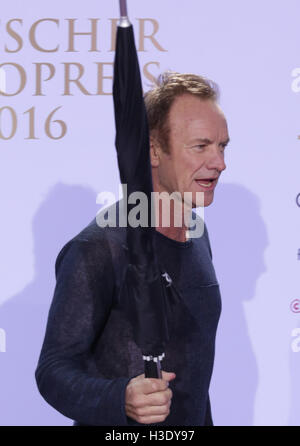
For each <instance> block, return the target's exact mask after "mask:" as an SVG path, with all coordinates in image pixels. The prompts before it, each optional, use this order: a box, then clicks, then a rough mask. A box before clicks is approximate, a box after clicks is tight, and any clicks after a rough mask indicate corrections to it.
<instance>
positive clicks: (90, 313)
mask: <svg viewBox="0 0 300 446" xmlns="http://www.w3.org/2000/svg"><path fill="white" fill-rule="evenodd" d="M118 203H119V202H118ZM118 203H117V209H118ZM124 244H126V228H122V227H106V228H100V227H99V226H98V225H97V221H96V218H95V219H94V220H93V221H92V222H91V223H90V224H89V225H88V226H87V227H86V228H84V229H83V230H82V231H81V232H80V233H79V234H77V235H76V236H75V237H74V238H72V239H71V240H69V241H68V243H66V244H65V245H64V247H63V248H62V249H61V251H60V252H59V254H58V256H57V259H56V264H55V273H56V287H55V291H54V296H53V300H52V303H51V307H50V310H49V315H48V321H47V327H46V333H45V338H44V342H43V346H42V350H41V353H40V358H39V361H38V365H37V368H36V372H35V377H36V382H37V385H38V388H39V391H40V393H41V395H42V396H43V397H44V399H45V400H46V401H47V402H48V403H49V404H50V405H51V406H53V407H54V408H55V409H56V410H58V411H59V412H61V413H62V414H63V415H65V416H67V417H69V418H71V419H72V420H74V425H106V426H132V425H137V426H138V425H141V424H140V423H138V422H136V421H134V420H133V419H131V418H129V417H127V415H126V413H125V390H126V386H127V384H128V383H129V381H130V379H132V378H133V377H135V376H137V375H139V374H141V373H144V363H143V360H142V355H141V351H140V349H139V348H138V346H137V345H136V343H135V342H134V340H133V335H132V329H131V326H130V324H129V322H128V321H127V320H126V318H125V317H124V315H123V313H122V311H121V309H120V299H121V296H120V287H121V282H122V277H123V272H124V268H125V267H126V256H125V250H124V247H123V245H124ZM155 246H156V248H157V255H158V260H159V262H161V263H162V264H163V265H164V267H165V269H166V270H167V272H168V274H169V275H170V277H171V278H172V280H174V283H175V284H176V286H177V288H178V289H179V291H180V292H181V295H182V300H181V301H180V303H179V304H177V305H176V308H175V311H174V313H173V316H172V320H171V321H170V326H171V327H172V328H171V329H172V331H171V337H170V341H169V343H168V345H167V348H166V350H165V358H164V360H163V361H162V369H163V370H165V371H169V372H175V373H176V378H175V379H174V380H173V381H171V382H170V388H171V389H172V392H173V397H172V403H171V409H170V414H169V415H168V417H167V418H166V419H165V421H164V422H161V423H156V424H155V425H166V426H184V425H187V426H188V425H189V426H202V425H213V421H212V416H211V408H210V399H209V384H210V380H211V375H212V370H213V362H214V352H215V336H216V330H217V325H218V320H219V316H220V313H221V296H220V291H219V284H218V282H217V279H216V275H215V271H214V267H213V264H212V255H211V248H210V244H209V238H208V233H207V228H206V226H205V230H204V234H203V236H202V237H200V238H191V239H189V240H188V241H186V242H178V241H176V240H173V239H170V238H168V237H166V236H165V235H163V234H161V233H160V232H158V231H155Z"/></svg>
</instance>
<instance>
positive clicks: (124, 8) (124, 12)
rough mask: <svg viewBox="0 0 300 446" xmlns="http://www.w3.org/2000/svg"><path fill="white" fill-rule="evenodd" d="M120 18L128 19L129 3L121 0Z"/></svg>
mask: <svg viewBox="0 0 300 446" xmlns="http://www.w3.org/2000/svg"><path fill="white" fill-rule="evenodd" d="M120 16H121V17H127V1H126V0H120Z"/></svg>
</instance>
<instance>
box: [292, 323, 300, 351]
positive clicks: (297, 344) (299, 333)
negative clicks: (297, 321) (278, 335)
mask: <svg viewBox="0 0 300 446" xmlns="http://www.w3.org/2000/svg"><path fill="white" fill-rule="evenodd" d="M291 335H292V338H294V339H293V340H292V342H291V348H292V351H293V352H294V353H299V352H300V328H299V327H296V328H293V330H292V333H291Z"/></svg>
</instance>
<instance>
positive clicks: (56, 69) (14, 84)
mask: <svg viewBox="0 0 300 446" xmlns="http://www.w3.org/2000/svg"><path fill="white" fill-rule="evenodd" d="M118 20H119V19H115V18H112V19H107V20H102V19H100V18H90V19H77V18H64V19H62V18H40V19H39V20H36V21H35V22H33V23H28V22H27V21H26V20H25V19H24V20H23V19H22V18H13V19H11V20H9V21H8V22H7V23H1V28H0V33H2V34H3V35H1V34H0V42H1V45H2V48H1V53H2V60H1V63H0V96H4V98H6V101H7V103H6V104H5V103H3V98H2V100H1V107H0V139H2V140H11V139H13V138H14V137H15V136H16V135H18V133H19V132H21V131H22V132H25V137H24V139H25V140H40V139H41V138H43V137H47V138H49V139H51V140H54V141H55V140H61V139H62V138H64V137H65V136H66V135H67V134H68V132H69V123H67V122H66V119H65V118H66V117H65V116H64V109H63V105H62V104H61V103H62V102H64V103H66V101H67V100H68V98H69V97H73V96H74V95H84V96H87V97H90V96H106V95H111V94H112V83H113V61H112V60H113V53H114V51H115V44H116V29H117V23H118ZM133 25H134V28H135V38H136V46H137V51H138V52H141V53H147V52H148V51H149V49H151V51H152V52H153V51H154V52H160V53H162V52H166V51H167V50H166V49H165V48H164V47H163V46H162V43H161V42H160V38H159V35H158V34H159V33H158V31H159V22H158V21H157V20H156V19H154V18H137V19H135V20H134V21H133ZM45 35H47V38H46V39H45V37H44V36H45ZM61 36H62V37H61ZM104 42H106V43H104ZM24 47H26V48H27V50H28V48H29V49H30V51H32V52H33V53H34V55H33V56H32V60H28V57H24ZM83 53H85V55H86V53H88V54H89V55H90V56H91V57H90V60H91V62H90V63H89V64H86V63H85V64H84V63H82V60H81V58H82V54H83ZM57 54H59V55H61V56H62V59H61V61H60V62H59V63H54V61H53V56H54V55H55V56H56V55H57ZM105 54H106V55H107V58H106V56H105ZM4 55H7V61H5V60H3V57H4ZM12 57H13V62H12V61H11V59H12ZM72 58H73V60H72ZM30 59H31V58H30ZM64 59H65V60H64ZM105 59H106V60H105ZM108 59H110V60H108ZM151 59H152V60H148V61H146V62H143V64H142V66H141V75H142V76H143V78H144V80H145V81H146V82H148V83H149V82H150V83H153V81H154V79H155V77H156V76H157V74H158V72H159V70H160V63H159V62H158V61H157V60H153V56H151ZM5 72H6V88H3V87H4V85H5V80H4V81H3V76H5V74H3V73H5ZM1 73H2V80H1ZM32 80H33V82H32ZM56 80H59V84H58V85H59V86H58V89H57V92H54V93H53V90H52V89H51V88H50V87H51V83H53V81H56ZM53 85H56V83H55V84H53ZM22 94H23V95H25V97H26V100H24V103H25V101H27V98H28V94H29V95H32V97H33V99H32V101H31V102H32V103H27V105H25V106H24V109H19V108H17V107H12V106H10V105H9V102H8V101H9V99H11V98H14V97H15V96H18V95H22ZM56 94H57V97H58V98H59V100H58V103H57V104H56V105H55V106H53V107H52V109H49V110H48V111H47V110H46V112H44V111H43V112H41V98H45V97H47V96H49V95H51V99H53V98H55V95H56ZM36 98H37V99H36ZM87 107H88V105H87ZM24 128H25V130H24Z"/></svg>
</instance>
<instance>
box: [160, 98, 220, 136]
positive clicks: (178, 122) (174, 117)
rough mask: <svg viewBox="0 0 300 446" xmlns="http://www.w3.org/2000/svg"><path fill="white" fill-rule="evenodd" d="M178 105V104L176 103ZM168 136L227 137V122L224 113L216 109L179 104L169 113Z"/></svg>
mask: <svg viewBox="0 0 300 446" xmlns="http://www.w3.org/2000/svg"><path fill="white" fill-rule="evenodd" d="M178 105H179V104H178ZM169 127H170V136H171V137H172V136H173V137H176V139H177V140H178V139H185V138H190V137H193V136H195V137H203V138H209V139H214V138H213V136H215V137H221V138H222V137H224V138H226V137H227V123H226V119H225V117H224V115H223V114H222V113H220V112H219V111H218V110H217V109H213V108H211V107H206V109H203V108H202V109H201V108H200V107H198V108H197V107H189V106H187V105H186V104H180V106H178V107H176V108H175V107H174V109H173V110H171V112H170V115H169Z"/></svg>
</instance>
